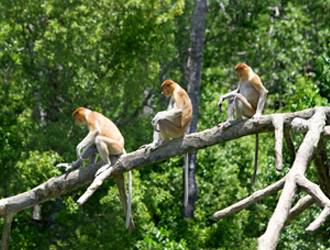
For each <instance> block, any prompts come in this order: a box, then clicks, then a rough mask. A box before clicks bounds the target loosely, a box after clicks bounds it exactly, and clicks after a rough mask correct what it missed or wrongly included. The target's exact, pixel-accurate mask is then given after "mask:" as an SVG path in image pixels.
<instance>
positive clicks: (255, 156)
mask: <svg viewBox="0 0 330 250" xmlns="http://www.w3.org/2000/svg"><path fill="white" fill-rule="evenodd" d="M258 149H259V134H256V150H255V155H254V170H253V177H252V184H251V185H253V184H254V181H255V180H256V176H257V168H258Z"/></svg>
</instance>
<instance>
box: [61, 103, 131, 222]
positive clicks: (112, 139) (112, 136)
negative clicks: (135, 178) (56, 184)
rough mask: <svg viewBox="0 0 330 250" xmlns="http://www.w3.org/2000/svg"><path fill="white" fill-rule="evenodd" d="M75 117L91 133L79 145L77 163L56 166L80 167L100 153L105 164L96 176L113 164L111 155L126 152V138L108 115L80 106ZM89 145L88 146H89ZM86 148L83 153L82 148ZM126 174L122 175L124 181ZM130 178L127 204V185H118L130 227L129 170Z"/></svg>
mask: <svg viewBox="0 0 330 250" xmlns="http://www.w3.org/2000/svg"><path fill="white" fill-rule="evenodd" d="M72 115H73V116H74V117H75V124H85V123H87V126H88V129H89V133H88V134H87V136H86V137H85V138H84V139H83V140H82V141H81V142H80V143H79V144H78V146H77V158H78V159H77V161H76V162H75V163H60V164H58V165H57V166H56V167H57V168H60V167H65V168H66V171H68V170H70V169H72V168H79V167H80V166H81V165H82V163H83V162H84V161H85V160H86V159H88V158H89V157H90V164H93V163H95V162H96V159H97V155H98V154H99V155H100V156H101V158H102V160H103V162H104V165H103V166H102V167H101V168H100V169H99V170H98V171H97V172H96V174H95V176H97V175H99V174H101V173H102V172H103V171H104V170H106V169H107V168H109V167H110V166H111V161H110V155H114V156H117V155H121V154H124V155H125V154H126V151H125V149H124V138H123V136H122V135H121V133H120V131H119V129H118V128H117V127H116V125H115V124H114V123H113V122H112V121H110V120H109V119H108V118H107V117H105V116H103V115H101V114H100V113H98V112H95V111H91V110H89V109H86V108H83V107H80V108H77V109H76V110H75V111H74V112H73V114H72ZM87 145H88V146H87ZM85 146H87V147H86V149H85V150H84V151H83V152H82V154H81V149H82V148H84V147H85ZM123 177H124V176H122V177H121V179H122V181H123V182H124V181H125V180H124V178H123ZM128 179H129V198H128V204H127V195H126V188H125V185H117V186H118V189H119V193H120V194H121V195H120V197H123V199H125V200H124V201H123V200H122V204H123V208H124V212H125V213H126V228H128V226H129V223H130V221H131V200H132V189H131V186H132V175H131V171H129V172H128ZM119 186H120V187H119ZM126 210H127V211H126Z"/></svg>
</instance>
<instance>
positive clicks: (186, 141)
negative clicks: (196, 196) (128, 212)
mask: <svg viewBox="0 0 330 250" xmlns="http://www.w3.org/2000/svg"><path fill="white" fill-rule="evenodd" d="M329 123H330V108H327V107H316V108H312V109H307V110H303V111H299V112H295V113H288V114H273V115H264V116H261V117H260V119H259V122H258V123H254V122H253V121H252V119H250V120H245V121H243V122H241V123H238V124H236V125H234V126H232V127H230V128H228V129H225V130H224V129H223V128H222V127H221V126H220V127H218V126H215V127H213V128H211V129H207V130H204V131H202V132H200V133H193V134H189V135H187V136H185V137H183V138H179V139H174V140H172V141H171V142H170V143H168V144H166V145H165V146H163V147H161V148H159V149H156V150H155V151H150V150H145V149H139V150H136V151H134V152H132V153H129V154H127V155H124V156H122V157H120V158H119V159H117V161H116V160H112V161H111V162H115V164H114V165H113V166H112V167H111V168H109V169H107V170H106V171H104V172H102V173H101V174H100V175H99V176H97V177H96V178H95V179H94V175H95V173H96V171H97V170H98V168H99V167H100V166H101V165H102V163H96V164H92V165H87V166H86V167H84V168H81V169H78V170H75V171H72V172H67V173H64V174H62V175H60V176H56V177H54V178H51V179H49V180H48V181H47V182H45V183H43V184H41V185H39V186H37V187H35V188H34V189H32V190H30V191H27V192H24V193H21V194H18V195H16V196H12V197H8V198H5V199H2V200H0V217H4V218H5V225H4V228H3V234H2V242H1V249H7V248H8V245H9V242H10V228H11V222H12V219H13V216H14V214H15V213H16V212H19V211H21V210H23V209H26V208H30V207H33V206H35V205H37V204H39V203H42V202H46V201H48V200H50V199H53V198H55V197H58V196H60V195H62V194H64V193H67V192H70V191H72V190H74V189H77V188H80V187H82V186H86V185H89V184H91V183H92V185H91V186H90V187H89V188H88V190H87V191H86V193H85V194H84V195H83V196H82V197H80V199H79V200H78V204H79V205H81V204H83V203H84V202H86V201H87V199H88V198H89V197H90V196H91V195H92V194H93V192H94V191H95V190H96V189H97V188H98V187H99V186H100V185H102V183H103V181H104V180H106V179H107V178H110V177H115V178H116V177H117V176H118V175H121V174H122V173H123V172H127V171H130V170H134V169H139V168H142V167H144V166H147V165H149V164H152V163H155V162H159V161H163V160H166V159H169V158H171V157H174V156H177V155H181V154H184V153H187V152H191V151H194V150H197V149H202V148H205V147H210V146H212V145H215V144H219V143H223V142H226V141H229V140H233V139H236V138H239V137H243V136H246V135H251V134H257V133H259V134H260V133H265V132H272V131H275V138H276V143H275V155H276V169H279V170H280V169H281V168H282V141H283V137H284V138H285V140H286V144H287V147H288V149H289V153H290V158H291V160H292V163H293V164H292V167H291V169H290V171H289V172H288V173H287V174H286V175H285V177H283V178H282V179H281V180H279V181H277V182H276V183H273V184H272V185H270V186H268V187H266V188H264V189H263V190H258V191H256V192H254V193H253V194H252V195H251V196H249V197H247V198H245V199H243V200H241V201H240V202H237V203H236V204H233V205H231V206H229V207H228V208H225V209H222V210H220V211H218V212H216V213H215V214H214V215H213V217H212V218H213V219H214V220H215V221H218V220H220V219H222V218H224V217H226V216H228V215H230V214H232V213H235V212H237V211H240V210H242V209H244V208H246V207H248V206H249V205H251V204H253V203H255V202H257V201H260V200H261V199H262V198H264V197H267V196H269V195H272V194H273V193H275V192H277V191H279V190H281V189H283V191H282V194H281V196H280V198H279V200H278V203H277V207H276V209H275V211H274V214H273V216H272V217H271V219H270V220H269V223H268V226H267V229H266V231H265V233H264V234H263V235H262V236H261V237H260V238H259V241H258V249H276V246H277V244H278V240H279V237H280V233H281V231H282V229H283V228H284V226H285V225H286V224H288V223H289V222H290V221H291V220H293V219H294V218H296V217H297V216H298V215H299V214H301V213H302V212H303V211H304V210H306V209H307V208H309V207H310V206H311V205H312V204H314V203H316V202H318V203H319V204H321V206H322V207H323V211H322V212H321V214H320V215H319V216H318V217H317V218H316V219H315V221H314V222H312V223H311V224H310V225H309V226H308V227H307V228H306V231H307V232H309V233H313V232H314V231H315V230H316V229H317V228H318V227H320V225H321V224H322V223H323V222H324V221H325V220H326V219H327V218H328V216H329V215H330V200H329V197H330V178H329V164H328V160H327V155H326V152H325V148H324V144H323V140H324V139H326V140H330V126H326V125H327V124H329ZM290 130H293V131H295V132H299V133H303V134H305V137H304V140H303V142H302V143H301V145H300V147H299V149H298V151H297V153H296V152H295V149H294V145H293V142H292V139H291V135H290ZM313 155H314V161H315V165H316V167H317V172H318V178H319V185H317V184H315V183H312V182H311V181H309V180H308V179H307V178H306V177H305V172H306V169H307V167H308V165H309V163H310V161H311V159H312V157H313ZM299 189H302V190H303V191H305V192H306V193H307V195H306V196H305V197H303V198H301V199H300V200H299V201H298V202H297V204H296V205H295V206H294V207H292V205H293V202H294V197H296V194H297V192H298V191H299ZM215 209H216V208H215ZM205 219H206V218H205Z"/></svg>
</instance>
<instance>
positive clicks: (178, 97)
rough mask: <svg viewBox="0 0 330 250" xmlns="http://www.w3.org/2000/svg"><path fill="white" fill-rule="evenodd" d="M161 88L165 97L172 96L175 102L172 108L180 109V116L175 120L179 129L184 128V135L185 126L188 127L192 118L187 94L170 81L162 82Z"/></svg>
mask: <svg viewBox="0 0 330 250" xmlns="http://www.w3.org/2000/svg"><path fill="white" fill-rule="evenodd" d="M162 87H163V89H164V90H163V92H162V94H163V95H165V96H170V95H172V96H173V99H174V100H175V104H174V107H177V108H181V109H182V115H181V116H180V117H178V118H177V121H178V123H179V124H180V126H181V128H184V131H183V134H184V133H185V130H186V127H187V125H189V123H190V121H191V116H192V105H191V101H190V98H189V96H188V94H187V92H186V91H185V90H184V89H183V88H181V87H180V86H179V85H178V84H177V83H175V82H173V81H172V80H166V81H164V82H163V83H162ZM183 134H182V135H183ZM182 135H181V136H182Z"/></svg>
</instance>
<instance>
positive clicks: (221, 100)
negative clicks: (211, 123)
mask: <svg viewBox="0 0 330 250" xmlns="http://www.w3.org/2000/svg"><path fill="white" fill-rule="evenodd" d="M222 102H223V98H222V96H221V97H220V99H219V103H218V107H219V110H220V112H221V113H223V110H222V109H221V106H222Z"/></svg>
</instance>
